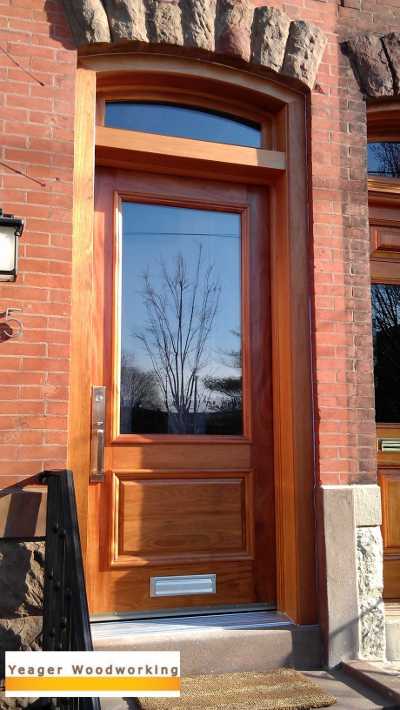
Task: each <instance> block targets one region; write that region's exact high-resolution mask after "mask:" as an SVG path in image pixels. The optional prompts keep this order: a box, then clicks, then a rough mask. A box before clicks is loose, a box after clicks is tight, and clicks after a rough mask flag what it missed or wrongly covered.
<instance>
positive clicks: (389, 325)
mask: <svg viewBox="0 0 400 710" xmlns="http://www.w3.org/2000/svg"><path fill="white" fill-rule="evenodd" d="M375 182H376V184H377V187H378V188H380V193H382V188H383V187H384V184H382V181H381V183H379V182H378V181H377V180H376V179H375ZM387 182H388V181H387ZM393 183H394V181H393ZM386 187H387V188H388V187H391V185H390V183H389V184H388V185H387V186H386ZM392 187H393V185H392ZM370 233H371V251H372V257H371V276H372V319H373V320H372V325H373V328H372V330H373V341H374V380H375V408H376V435H377V450H378V451H377V455H378V482H379V485H380V487H381V495H382V535H383V545H384V590H383V596H384V599H385V600H386V601H390V602H394V601H396V602H399V601H400V200H399V198H398V197H396V194H394V195H390V194H388V195H386V199H385V196H383V198H382V194H379V193H378V194H376V193H374V192H372V194H371V200H370Z"/></svg>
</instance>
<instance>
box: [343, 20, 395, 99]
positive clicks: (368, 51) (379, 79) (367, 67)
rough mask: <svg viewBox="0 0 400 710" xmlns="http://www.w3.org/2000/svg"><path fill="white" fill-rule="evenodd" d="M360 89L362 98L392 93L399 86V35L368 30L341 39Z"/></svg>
mask: <svg viewBox="0 0 400 710" xmlns="http://www.w3.org/2000/svg"><path fill="white" fill-rule="evenodd" d="M341 47H342V51H343V53H344V54H345V55H346V56H347V57H348V58H349V60H350V64H351V66H352V69H353V72H354V75H355V77H356V79H357V82H358V85H359V87H360V90H361V91H362V92H363V94H364V97H365V98H379V97H384V96H393V94H394V93H398V92H399V87H400V83H399V81H400V35H399V34H397V35H396V34H395V33H391V34H389V35H385V36H384V37H377V36H376V35H372V34H367V35H362V36H357V37H352V38H351V39H349V40H347V42H344V43H343V44H342V45H341Z"/></svg>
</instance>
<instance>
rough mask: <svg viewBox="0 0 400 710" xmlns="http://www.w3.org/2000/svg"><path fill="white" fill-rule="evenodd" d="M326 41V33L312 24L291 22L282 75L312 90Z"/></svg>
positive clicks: (298, 21) (301, 21) (300, 21)
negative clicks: (298, 81) (296, 80)
mask: <svg viewBox="0 0 400 710" xmlns="http://www.w3.org/2000/svg"><path fill="white" fill-rule="evenodd" d="M326 41H327V40H326V37H325V35H324V33H323V32H322V31H321V30H320V29H319V27H317V26H316V25H313V24H312V23H311V22H305V21H304V20H295V21H294V22H291V24H290V29H289V37H288V41H287V44H286V52H285V58H284V60H283V66H282V69H281V73H282V74H283V75H284V76H289V77H292V78H294V79H298V80H300V81H301V82H302V83H303V84H306V85H307V86H308V87H309V88H310V89H312V88H313V87H314V83H315V79H316V76H317V72H318V67H319V64H320V61H321V58H322V54H323V51H324V49H325V45H326Z"/></svg>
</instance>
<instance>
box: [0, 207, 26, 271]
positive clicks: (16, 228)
mask: <svg viewBox="0 0 400 710" xmlns="http://www.w3.org/2000/svg"><path fill="white" fill-rule="evenodd" d="M24 225H25V223H24V220H23V219H15V217H14V215H13V214H4V213H3V210H2V209H1V208H0V281H15V279H16V276H17V271H18V238H19V237H20V236H21V234H22V232H23V229H24Z"/></svg>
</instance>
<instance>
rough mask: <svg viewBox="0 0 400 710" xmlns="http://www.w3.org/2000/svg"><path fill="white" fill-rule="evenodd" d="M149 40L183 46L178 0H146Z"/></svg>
mask: <svg viewBox="0 0 400 710" xmlns="http://www.w3.org/2000/svg"><path fill="white" fill-rule="evenodd" d="M146 10H147V20H148V32H149V39H150V42H154V43H157V44H171V45H178V46H180V47H181V46H183V32H182V13H181V8H180V6H179V0H178V1H177V2H175V0H172V2H171V0H146Z"/></svg>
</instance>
